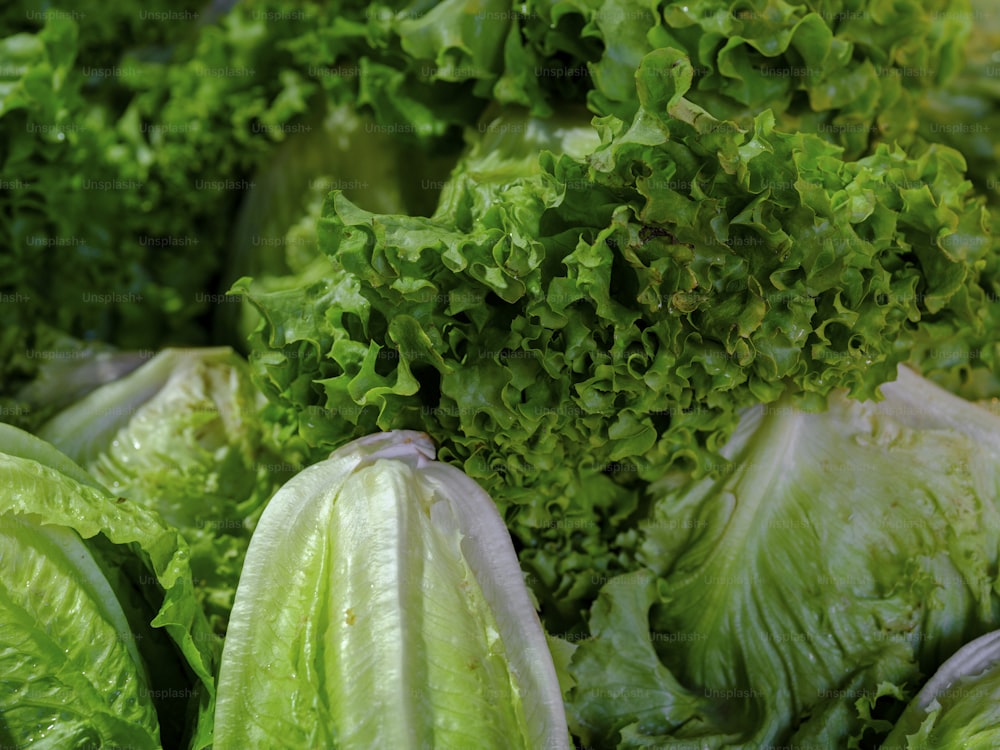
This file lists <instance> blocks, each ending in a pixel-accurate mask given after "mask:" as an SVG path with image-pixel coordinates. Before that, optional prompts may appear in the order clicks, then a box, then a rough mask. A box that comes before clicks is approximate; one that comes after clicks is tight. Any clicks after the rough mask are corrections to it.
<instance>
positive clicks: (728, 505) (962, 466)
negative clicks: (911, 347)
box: [567, 368, 1000, 747]
mask: <svg viewBox="0 0 1000 750" xmlns="http://www.w3.org/2000/svg"><path fill="white" fill-rule="evenodd" d="M881 391H882V395H883V396H884V399H883V400H881V401H878V402H874V401H864V402H861V401H856V400H852V399H849V398H847V397H846V396H845V395H844V394H843V393H842V392H838V393H835V394H831V397H830V399H829V404H828V409H827V410H826V411H823V412H818V413H810V412H805V411H802V410H801V409H799V408H796V407H795V406H794V405H793V404H791V403H790V402H788V401H783V402H779V404H777V405H761V406H756V407H753V408H752V409H750V410H748V411H747V413H745V414H744V416H743V418H742V419H741V422H740V426H739V428H738V429H737V431H736V432H735V433H734V435H733V437H732V439H731V440H730V441H729V442H728V443H727V444H726V446H725V447H724V449H723V451H722V452H723V455H724V457H725V461H724V463H723V464H722V465H721V466H720V467H719V471H718V473H717V476H709V477H705V478H703V479H690V478H687V477H684V476H679V475H674V476H668V477H665V478H664V479H662V480H661V481H660V482H659V483H654V484H653V485H652V486H651V488H650V492H651V494H652V495H653V497H654V505H653V509H652V512H651V514H650V517H649V519H648V520H647V521H645V522H643V524H642V541H641V545H640V552H639V558H640V561H641V562H642V564H643V566H644V570H641V571H640V572H639V573H635V574H629V575H627V576H623V577H619V578H616V579H614V580H612V581H611V582H609V583H608V584H607V585H606V586H605V587H604V589H603V590H602V592H601V595H600V597H599V598H598V600H597V603H596V604H595V606H594V608H593V610H592V612H591V617H590V627H591V633H592V635H593V636H594V637H593V639H591V640H586V641H582V642H581V643H580V644H579V646H578V648H577V649H576V651H575V653H574V656H573V660H572V663H571V666H570V673H571V675H572V676H573V678H574V680H575V681H576V685H577V686H576V687H575V688H573V689H572V690H571V691H570V692H569V693H568V695H567V701H568V706H569V711H570V716H571V728H572V729H573V730H574V732H577V733H578V734H579V735H580V736H581V738H582V739H583V740H584V741H585V742H588V743H595V744H597V745H598V746H605V745H610V746H614V747H645V746H647V745H651V746H655V744H656V743H657V742H660V743H662V742H665V741H675V740H676V741H683V742H687V743H690V744H691V746H697V747H727V746H732V745H733V744H737V745H741V746H755V747H759V746H767V745H769V744H778V745H789V744H790V745H792V746H795V745H805V746H807V747H808V746H823V747H865V746H871V743H872V742H873V741H876V740H877V739H879V738H880V737H884V735H885V734H886V732H887V731H888V730H889V729H890V728H891V726H892V723H891V718H892V717H893V716H894V715H895V716H898V715H899V713H900V711H901V710H902V707H903V701H904V700H905V699H906V698H908V697H909V695H911V694H912V693H913V692H914V690H915V688H916V687H917V686H919V685H920V684H922V682H923V681H924V679H925V678H926V676H927V675H930V674H932V673H933V672H934V671H935V669H937V667H938V666H939V665H940V664H941V663H942V662H944V661H945V659H947V658H948V657H949V656H950V655H951V654H953V653H954V652H955V651H956V650H958V649H959V647H961V646H962V644H964V643H966V642H967V641H969V640H970V639H972V638H974V637H976V636H979V635H981V634H982V633H984V632H987V631H989V630H992V629H994V628H996V626H997V624H998V623H1000V596H998V594H997V591H998V589H1000V587H998V579H997V574H996V570H997V563H998V561H1000V556H998V551H1000V504H998V503H997V500H996V498H997V497H998V492H1000V473H998V471H997V467H998V466H1000V463H998V458H1000V420H998V418H997V417H996V416H995V415H993V414H991V413H990V412H988V411H986V410H984V409H981V408H980V407H978V406H976V405H974V404H971V403H968V402H965V401H963V400H962V399H959V398H957V397H955V396H953V395H951V394H949V393H947V392H946V391H943V390H941V389H940V388H938V387H937V386H935V385H933V384H932V383H930V382H929V381H927V380H925V379H923V378H921V377H920V376H919V375H917V374H915V373H913V372H910V371H909V370H907V369H905V368H903V369H901V370H900V371H899V377H898V380H896V381H894V382H891V383H888V384H886V385H884V386H883V387H882V389H881ZM628 623H630V626H629V627H625V626H624V625H623V624H628ZM640 639H641V641H640ZM636 641H640V642H639V643H636ZM625 642H631V643H632V645H630V646H628V647H625V646H624V645H623V644H624V643H625ZM619 654H624V655H625V658H624V659H621V658H619ZM624 686H634V687H635V689H636V690H638V691H640V692H639V693H638V694H637V697H638V698H639V700H632V699H631V697H632V696H629V698H630V699H628V700H624V699H623V700H621V701H617V700H613V699H612V700H601V699H600V698H601V697H607V696H611V697H612V698H613V697H614V695H613V691H614V690H616V689H622V688H623V687H624ZM647 696H648V698H647ZM859 743H860V744H859ZM682 746H685V745H683V744H682Z"/></svg>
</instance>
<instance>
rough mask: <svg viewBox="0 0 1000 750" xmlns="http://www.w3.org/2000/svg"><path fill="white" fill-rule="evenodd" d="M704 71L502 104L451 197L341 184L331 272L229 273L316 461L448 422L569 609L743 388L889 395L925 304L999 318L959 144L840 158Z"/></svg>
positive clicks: (456, 454)
mask: <svg viewBox="0 0 1000 750" xmlns="http://www.w3.org/2000/svg"><path fill="white" fill-rule="evenodd" d="M693 75H694V73H693V69H692V66H691V64H690V62H689V61H688V59H687V58H686V57H685V56H684V55H683V54H682V53H681V52H679V51H677V50H657V51H654V52H651V53H649V54H648V55H647V56H646V57H645V58H643V61H642V63H641V64H640V65H639V68H638V70H637V72H636V84H635V85H636V90H637V96H638V99H639V101H640V103H641V108H640V109H639V111H638V112H637V113H636V115H635V116H634V118H632V119H631V120H621V119H619V118H617V117H614V116H608V117H603V118H590V117H588V116H587V115H586V114H584V113H574V112H568V113H567V115H566V118H567V119H565V120H560V119H559V118H556V119H540V118H535V117H532V116H531V115H530V114H529V113H525V112H523V111H518V110H505V111H501V112H500V113H499V114H497V115H493V113H490V115H491V116H490V118H488V119H485V120H484V121H482V122H481V123H480V125H478V126H477V128H476V129H475V131H473V130H471V129H470V131H469V144H470V145H469V148H468V150H467V153H466V155H465V156H464V157H463V158H462V160H460V162H459V163H458V165H457V166H456V167H455V170H454V171H453V173H452V177H451V179H450V180H449V182H448V184H446V185H445V186H444V189H443V190H442V192H441V195H440V198H439V207H438V210H437V211H436V212H435V213H434V214H433V215H432V216H430V217H418V216H408V215H402V214H396V215H383V214H377V213H374V212H372V211H368V210H365V209H363V208H362V207H360V206H358V205H356V204H355V203H353V202H351V201H350V200H348V199H347V198H346V196H345V195H344V194H343V193H342V192H338V191H333V192H331V194H330V195H329V196H328V198H327V201H326V204H325V206H324V209H323V216H322V218H321V220H320V222H319V229H318V235H319V247H320V249H321V251H322V252H323V253H324V254H325V256H326V257H327V259H328V261H327V262H328V264H329V266H328V268H329V270H328V271H327V274H326V275H325V276H324V277H322V278H317V277H312V276H310V277H302V279H301V283H300V284H299V285H298V286H293V285H289V286H288V287H287V288H286V289H283V290H281V291H276V292H273V293H266V292H264V291H262V290H259V289H258V290H254V288H253V286H252V285H251V284H250V283H249V282H248V281H241V282H239V283H238V284H237V285H236V286H235V287H234V292H236V291H240V292H242V293H245V294H247V295H248V296H249V298H250V300H251V302H252V303H253V304H254V305H255V306H256V307H257V309H258V310H259V312H260V316H261V322H260V325H259V327H258V330H257V331H256V333H255V335H254V337H253V338H252V341H251V347H252V356H251V359H252V364H253V366H254V369H255V379H256V382H257V383H258V385H259V386H260V387H261V389H262V390H263V391H264V392H265V394H266V395H267V397H268V398H269V400H271V401H272V403H274V404H276V405H279V406H280V410H281V417H280V419H281V428H280V429H282V430H284V432H283V434H286V435H288V436H290V437H291V436H294V437H297V438H301V439H302V440H304V441H305V443H306V444H307V445H309V446H310V447H311V448H312V449H313V450H312V452H311V453H312V456H313V458H312V459H311V460H318V458H319V457H320V456H322V455H323V454H324V453H325V452H327V451H329V450H331V449H334V448H336V447H338V446H340V445H342V444H343V443H344V442H345V441H347V440H348V439H349V438H351V437H359V436H361V435H364V434H367V433H370V432H372V431H375V430H378V429H383V430H384V429H398V428H406V429H421V430H424V431H427V432H428V433H429V434H431V435H432V436H433V437H434V438H435V439H436V440H437V441H438V442H439V444H440V446H441V448H440V450H441V456H442V458H444V459H445V460H447V461H449V462H451V463H453V464H455V465H456V466H459V467H461V468H462V469H463V471H465V472H466V473H468V474H469V475H470V476H472V477H474V478H475V479H476V480H477V481H479V482H480V483H481V484H482V485H483V486H484V487H485V488H487V490H488V491H489V492H490V493H491V495H492V496H493V497H495V498H496V500H497V502H498V503H499V504H500V507H501V512H502V513H504V515H505V517H506V519H507V521H508V523H509V526H510V528H511V531H512V534H514V536H515V537H516V538H517V539H518V541H519V542H520V543H521V545H522V550H521V560H522V563H524V564H525V565H526V567H527V568H528V569H529V570H530V571H531V573H532V575H533V576H534V577H535V584H536V585H535V590H536V593H538V595H539V596H540V597H542V598H544V599H545V601H544V602H543V611H545V612H546V613H547V614H546V617H551V618H552V619H551V620H547V622H548V623H549V624H550V626H551V627H552V628H553V629H555V630H569V629H571V628H574V627H579V626H580V624H581V618H580V611H581V609H582V608H584V607H586V606H588V604H589V602H590V601H591V600H592V599H593V596H594V595H595V594H596V591H597V589H598V588H599V586H598V585H596V584H595V583H593V582H592V581H591V579H592V578H601V577H605V578H606V577H609V576H610V575H613V574H614V573H616V572H623V571H625V570H628V569H629V568H630V567H632V566H633V549H634V543H635V535H634V526H635V519H636V518H638V513H640V493H641V488H642V486H643V483H644V482H646V481H651V480H653V479H655V478H657V477H658V476H660V475H662V473H663V471H664V470H665V469H667V468H668V467H669V466H670V465H674V464H676V465H680V466H683V467H686V468H687V469H689V470H694V471H696V472H704V471H706V467H707V466H711V465H712V464H713V463H714V462H715V461H716V460H717V458H716V457H715V456H716V454H715V451H716V450H717V449H718V448H719V446H720V445H721V444H722V442H723V441H724V440H725V438H726V436H727V435H728V434H729V432H731V430H732V429H733V426H734V424H735V420H736V415H737V413H738V411H739V409H740V408H743V407H746V406H750V405H752V404H754V403H760V402H764V403H770V402H772V401H775V400H777V399H778V398H780V397H781V396H782V395H783V394H784V393H786V392H789V393H794V394H796V396H797V397H798V398H799V400H800V401H802V402H803V403H812V404H814V405H819V404H822V403H823V402H824V399H825V397H826V395H827V394H829V393H830V392H831V391H832V390H834V389H836V388H842V387H846V388H848V389H849V391H850V392H851V394H852V396H855V397H870V396H873V395H874V393H875V389H876V388H877V386H878V385H879V384H881V383H882V382H885V381H886V380H889V379H891V377H892V376H893V374H894V373H895V369H896V366H897V365H898V364H899V363H900V362H902V361H905V360H906V359H907V358H908V357H909V349H910V348H911V346H912V345H913V344H914V342H916V341H917V340H920V337H921V336H923V335H924V332H925V331H927V330H928V328H929V327H930V326H936V327H937V328H935V329H934V330H936V331H937V332H939V333H940V332H942V331H943V332H948V331H951V332H955V331H977V330H978V331H982V330H984V316H985V313H984V309H985V301H986V295H985V292H984V289H983V287H982V286H981V285H980V283H979V281H980V277H979V273H980V269H981V268H982V265H983V264H982V259H983V258H984V257H985V256H986V255H987V254H988V253H989V251H990V247H991V243H992V240H991V239H990V238H989V237H988V236H987V235H986V234H985V232H986V231H987V229H988V216H987V214H986V211H985V209H984V207H983V204H982V200H981V199H979V198H977V197H976V196H975V195H974V193H973V192H972V191H971V185H970V184H969V183H968V182H967V181H966V180H965V179H964V173H963V170H964V163H963V161H962V159H961V156H960V155H959V154H958V153H957V152H955V151H953V150H950V149H947V148H940V147H931V148H929V149H925V150H923V151H921V152H920V153H919V155H910V154H907V153H906V152H905V151H903V150H901V149H900V148H899V147H890V146H888V145H884V144H883V145H881V146H879V147H878V148H877V149H876V150H875V152H874V153H873V154H871V155H870V156H867V157H864V158H862V159H858V160H855V161H850V160H845V159H844V154H843V152H842V150H841V149H839V148H838V147H836V146H834V145H832V144H830V143H828V142H826V141H825V140H823V139H822V138H820V137H818V136H815V135H809V134H803V133H797V134H794V135H793V134H788V133H782V132H780V131H779V130H778V129H777V128H776V124H775V118H774V117H773V115H772V113H770V112H764V113H762V114H760V115H758V116H757V117H756V119H755V121H754V125H753V127H752V129H749V130H744V129H741V128H740V127H739V126H738V125H737V124H736V123H733V122H730V121H723V120H719V119H716V118H715V117H713V116H712V115H711V114H710V113H708V112H706V111H705V110H703V109H701V108H700V107H699V106H698V105H697V104H695V103H694V102H693V101H690V100H688V99H687V98H686V94H687V92H688V91H689V89H690V87H691V85H692V81H693ZM591 119H592V122H591ZM303 310H304V311H305V312H303Z"/></svg>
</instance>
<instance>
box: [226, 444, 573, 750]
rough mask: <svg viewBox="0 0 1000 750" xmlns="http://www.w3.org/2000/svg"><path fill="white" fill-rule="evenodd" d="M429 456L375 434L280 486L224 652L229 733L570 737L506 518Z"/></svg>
mask: <svg viewBox="0 0 1000 750" xmlns="http://www.w3.org/2000/svg"><path fill="white" fill-rule="evenodd" d="M433 459H434V448H433V445H432V444H431V443H430V442H429V441H428V439H427V437H426V435H422V434H419V433H413V432H407V431H397V432H389V433H380V434H375V435H371V436H369V437H366V438H362V439H360V440H357V441H354V442H352V443H350V444H348V445H346V446H344V447H343V448H341V449H339V450H338V451H336V452H334V453H333V454H332V455H331V456H330V458H329V459H327V460H326V461H323V462H320V463H318V464H316V465H314V466H311V467H310V468H308V469H306V470H305V471H303V472H302V473H301V474H299V475H298V476H297V477H295V478H294V479H293V480H292V481H290V482H288V483H287V484H286V485H285V486H284V487H283V488H282V489H281V490H280V491H279V492H278V494H277V495H275V497H274V499H273V500H272V501H271V503H270V504H269V505H268V507H267V509H266V510H265V512H264V515H263V517H262V518H261V522H260V525H259V526H258V527H257V530H256V531H255V532H254V536H253V539H252V541H251V544H250V551H249V552H248V554H247V562H246V571H245V573H244V576H243V579H242V580H241V581H240V586H239V589H238V590H237V593H236V604H235V606H234V608H233V616H232V621H231V624H230V629H229V633H228V635H227V638H226V643H225V648H224V650H223V654H222V665H221V669H220V673H219V700H218V704H217V709H216V719H215V747H216V748H218V750H231V749H232V750H235V749H237V748H240V749H242V748H259V747H268V748H301V747H343V748H369V747H393V748H424V747H468V746H476V747H483V748H523V749H524V750H537V749H539V748H552V750H559V749H560V748H565V749H567V750H568V748H569V747H570V745H569V735H568V730H567V729H566V720H565V714H564V712H563V707H562V699H561V695H560V692H559V685H558V683H557V682H556V676H555V670H554V668H553V665H552V660H551V657H550V656H549V654H548V650H547V645H546V641H545V638H544V635H543V631H542V629H541V626H540V623H539V621H538V617H537V615H536V614H535V610H534V607H533V605H532V603H531V600H530V598H529V596H528V591H527V588H526V587H525V585H524V581H523V578H522V574H521V570H520V568H519V567H518V564H517V558H516V556H515V554H514V550H513V548H512V547H511V544H510V539H509V537H508V536H507V533H506V531H505V529H504V526H503V522H502V520H501V519H500V517H499V515H497V512H496V510H495V508H494V506H493V503H492V501H491V500H490V498H489V497H488V496H487V495H486V494H485V493H484V492H483V491H482V490H481V489H480V488H479V487H478V486H477V485H476V484H475V482H473V481H472V480H470V479H469V478H468V477H466V476H464V475H463V474H462V473H461V472H460V471H458V470H457V469H455V468H453V467H450V466H447V465H446V464H442V463H438V462H436V461H434V460H433Z"/></svg>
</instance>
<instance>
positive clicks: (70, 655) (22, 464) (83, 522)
mask: <svg viewBox="0 0 1000 750" xmlns="http://www.w3.org/2000/svg"><path fill="white" fill-rule="evenodd" d="M0 480H2V481H0V485H2V487H3V488H4V489H3V490H2V491H0V538H2V541H3V544H2V546H0V550H2V552H0V556H2V557H3V558H4V565H3V566H2V567H3V571H4V572H3V576H2V581H0V638H2V639H3V648H2V649H0V651H2V653H3V659H4V666H3V674H4V686H5V690H4V691H3V693H4V698H3V699H2V701H0V726H2V727H3V730H2V732H3V738H4V741H5V742H10V743H12V744H14V745H16V746H19V747H20V746H23V745H33V744H41V745H43V746H56V745H58V746H69V745H73V746H82V745H88V746H89V745H109V746H128V747H148V748H158V747H161V746H169V747H189V748H192V750H197V749H198V748H206V747H209V746H210V745H211V741H212V728H211V727H212V714H213V711H214V704H215V676H214V675H215V670H216V663H217V657H218V651H219V644H218V641H217V639H216V637H215V636H214V635H213V634H212V632H211V630H210V629H209V626H208V623H207V621H206V620H205V616H204V614H203V613H202V611H201V608H200V607H199V604H198V601H197V598H196V597H195V595H194V589H193V585H192V581H191V570H190V567H189V555H190V553H189V549H188V546H187V544H186V543H185V542H184V540H183V539H182V538H181V537H180V535H179V534H178V533H177V531H176V530H174V529H172V528H170V527H169V526H167V525H166V524H165V523H164V522H163V521H162V519H160V518H159V517H158V516H156V515H155V514H152V513H149V512H148V511H146V510H144V509H142V508H140V507H138V506H136V505H134V504H132V503H130V502H129V501H127V500H125V499H124V498H117V499H116V498H115V497H114V496H113V495H110V494H109V493H108V492H107V491H106V490H104V489H103V488H101V487H100V486H99V485H97V484H96V482H94V480H93V479H92V478H90V477H89V476H88V475H87V474H86V473H85V472H84V471H83V470H82V469H80V468H79V467H78V466H76V465H74V464H73V462H72V461H70V460H69V459H68V458H66V457H65V456H64V455H62V454H61V453H59V452H58V451H57V450H56V449H55V448H53V447H52V446H51V445H49V444H48V443H45V442H44V441H41V440H39V439H38V438H35V437H32V436H30V435H28V434H27V433H24V432H21V431H20V430H17V429H15V428H13V427H9V426H7V425H0ZM40 582H44V585H40ZM161 743H162V744H161Z"/></svg>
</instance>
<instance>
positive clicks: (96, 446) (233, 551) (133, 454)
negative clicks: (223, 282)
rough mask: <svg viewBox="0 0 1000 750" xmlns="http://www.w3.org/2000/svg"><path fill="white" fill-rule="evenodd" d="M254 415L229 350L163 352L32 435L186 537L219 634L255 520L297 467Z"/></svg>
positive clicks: (244, 379)
mask: <svg viewBox="0 0 1000 750" xmlns="http://www.w3.org/2000/svg"><path fill="white" fill-rule="evenodd" d="M258 409H259V404H258V403H257V393H256V391H255V390H254V388H253V386H252V385H251V383H250V378H249V372H248V370H247V367H246V363H245V362H244V361H243V360H242V358H241V357H239V356H238V355H236V354H234V353H233V351H232V350H230V349H227V348H222V347H220V348H216V349H167V350H165V351H163V352H161V353H160V354H158V355H157V356H156V357H154V358H153V359H151V360H149V361H148V362H147V363H146V364H144V365H142V366H141V367H139V368H138V369H136V370H135V371H133V372H132V373H130V374H129V375H127V376H126V377H123V378H121V379H118V380H115V381H113V382H111V383H108V384H106V385H104V386H102V387H100V388H98V389H96V390H95V391H93V392H91V393H90V394H89V395H87V396H86V397H85V398H83V399H81V400H80V401H78V402H77V403H75V404H73V405H72V406H70V407H69V408H67V409H64V410H63V411H61V412H59V413H58V414H57V415H56V416H54V417H53V418H52V419H51V420H50V421H48V422H46V423H45V424H44V425H43V426H42V427H41V429H40V430H39V432H38V434H39V436H40V437H42V438H43V439H45V440H48V441H49V442H51V443H52V444H53V445H55V446H56V447H57V448H59V449H60V450H62V451H63V452H64V453H65V454H66V455H67V456H69V457H71V458H72V459H74V460H75V461H77V462H78V463H79V464H80V465H81V466H83V467H84V468H86V469H87V471H88V472H90V474H91V475H92V476H93V477H95V478H96V479H97V480H98V481H99V482H101V483H102V484H103V485H104V486H105V487H108V488H109V489H110V490H111V491H113V492H115V493H117V494H118V495H119V496H121V497H126V498H128V499H129V500H131V501H133V502H136V503H139V504H140V505H144V506H146V507H149V508H152V509H154V510H156V511H157V512H158V513H159V514H160V515H162V517H163V518H164V520H165V521H166V522H167V523H169V524H171V525H172V526H173V527H174V528H176V529H178V530H179V531H180V532H181V533H182V534H183V535H184V537H185V539H186V540H187V542H188V543H189V544H190V546H191V568H192V570H193V572H194V575H195V580H196V582H197V584H198V589H199V596H200V597H201V598H202V600H203V604H204V606H205V608H206V611H207V612H208V613H209V614H210V616H211V618H212V622H213V625H214V627H215V628H216V629H217V630H218V631H219V632H220V634H222V633H225V626H226V620H227V618H228V615H229V611H230V610H231V609H232V605H233V596H234V595H235V592H236V584H237V582H238V581H239V575H240V570H241V569H242V567H243V558H244V556H245V554H246V548H247V545H248V544H249V543H250V534H251V532H252V530H253V526H254V524H255V522H256V519H257V518H258V517H259V515H260V512H261V511H262V510H263V506H264V503H265V502H266V501H267V499H268V498H269V497H270V495H271V494H272V493H273V492H274V490H275V489H276V488H277V486H278V484H280V481H281V480H282V479H283V478H287V477H290V476H291V475H292V474H293V473H294V472H295V471H296V470H297V468H298V467H297V466H296V465H295V464H294V463H292V460H293V454H292V453H291V452H289V453H288V454H287V455H288V459H287V460H282V459H281V458H279V457H278V456H277V455H274V454H272V453H270V452H269V450H268V448H267V446H266V445H265V441H264V435H263V434H262V427H261V424H260V418H259V416H258Z"/></svg>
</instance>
